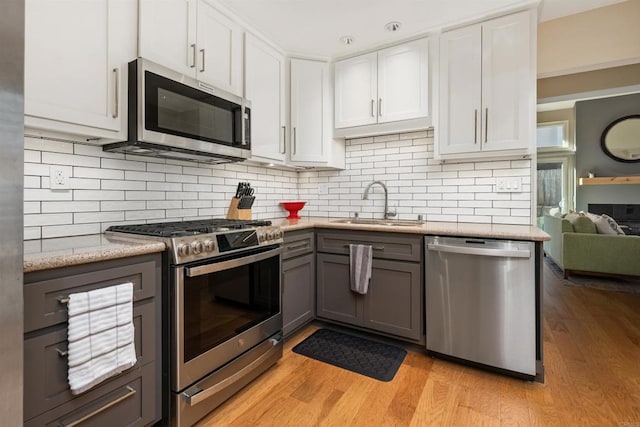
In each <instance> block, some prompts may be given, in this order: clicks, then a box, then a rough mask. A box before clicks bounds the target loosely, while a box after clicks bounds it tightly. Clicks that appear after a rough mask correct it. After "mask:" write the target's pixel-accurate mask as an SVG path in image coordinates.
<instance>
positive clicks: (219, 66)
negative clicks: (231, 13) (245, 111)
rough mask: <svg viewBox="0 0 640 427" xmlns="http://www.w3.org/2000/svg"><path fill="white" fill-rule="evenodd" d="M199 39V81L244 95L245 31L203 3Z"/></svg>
mask: <svg viewBox="0 0 640 427" xmlns="http://www.w3.org/2000/svg"><path fill="white" fill-rule="evenodd" d="M196 38H197V50H198V52H197V60H196V67H197V69H198V71H197V75H196V78H197V79H198V80H200V81H203V82H205V83H209V84H211V85H213V86H215V87H217V88H220V89H222V90H225V91H227V92H231V93H233V94H236V95H238V96H242V93H243V87H242V82H243V78H242V74H243V68H242V28H241V27H240V26H239V25H237V24H236V23H235V22H233V21H232V20H231V19H229V18H227V17H226V16H224V15H223V14H221V13H220V12H218V11H217V10H216V9H214V7H213V6H212V5H210V4H209V3H207V2H206V1H204V0H199V1H198V13H197V37H196Z"/></svg>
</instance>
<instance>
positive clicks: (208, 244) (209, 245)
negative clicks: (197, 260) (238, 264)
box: [204, 240, 216, 252]
mask: <svg viewBox="0 0 640 427" xmlns="http://www.w3.org/2000/svg"><path fill="white" fill-rule="evenodd" d="M204 250H205V252H213V251H215V250H216V244H215V242H214V241H213V240H205V241H204Z"/></svg>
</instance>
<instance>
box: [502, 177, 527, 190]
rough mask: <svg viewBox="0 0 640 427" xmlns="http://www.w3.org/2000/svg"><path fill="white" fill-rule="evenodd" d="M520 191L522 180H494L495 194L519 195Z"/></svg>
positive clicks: (506, 178)
mask: <svg viewBox="0 0 640 427" xmlns="http://www.w3.org/2000/svg"><path fill="white" fill-rule="evenodd" d="M521 191H522V178H521V177H519V176H516V177H501V178H496V192H498V193H520V192H521Z"/></svg>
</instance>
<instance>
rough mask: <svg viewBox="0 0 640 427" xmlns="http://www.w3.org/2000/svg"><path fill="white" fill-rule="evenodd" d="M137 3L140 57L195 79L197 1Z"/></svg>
mask: <svg viewBox="0 0 640 427" xmlns="http://www.w3.org/2000/svg"><path fill="white" fill-rule="evenodd" d="M139 2H140V4H139V8H140V18H139V22H140V28H139V39H140V42H139V43H140V44H139V52H138V54H139V56H141V57H142V58H146V59H149V60H151V61H153V62H156V63H158V64H161V65H163V66H165V67H167V68H171V69H172V70H174V71H177V72H179V73H182V74H185V75H188V76H193V77H195V73H196V72H195V67H196V62H195V61H196V9H197V3H196V0H139Z"/></svg>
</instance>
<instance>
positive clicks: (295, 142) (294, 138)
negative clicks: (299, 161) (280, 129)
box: [293, 126, 298, 154]
mask: <svg viewBox="0 0 640 427" xmlns="http://www.w3.org/2000/svg"><path fill="white" fill-rule="evenodd" d="M297 148H298V138H297V137H296V127H295V126H294V127H293V154H296V151H298V150H297Z"/></svg>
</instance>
